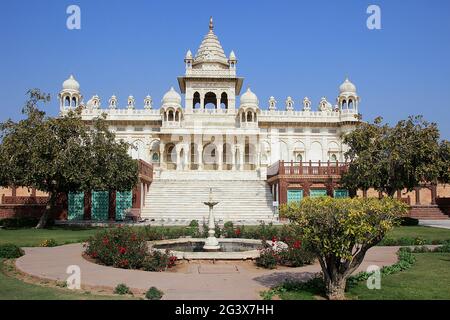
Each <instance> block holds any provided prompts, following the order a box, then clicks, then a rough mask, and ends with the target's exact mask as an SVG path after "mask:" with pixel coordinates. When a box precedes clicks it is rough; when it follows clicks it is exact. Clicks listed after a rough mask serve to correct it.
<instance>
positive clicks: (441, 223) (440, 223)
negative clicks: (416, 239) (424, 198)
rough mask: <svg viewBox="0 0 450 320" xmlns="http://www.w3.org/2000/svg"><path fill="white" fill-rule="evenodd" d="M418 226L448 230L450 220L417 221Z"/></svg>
mask: <svg viewBox="0 0 450 320" xmlns="http://www.w3.org/2000/svg"><path fill="white" fill-rule="evenodd" d="M419 225H421V226H427V227H435V228H443V229H450V220H419Z"/></svg>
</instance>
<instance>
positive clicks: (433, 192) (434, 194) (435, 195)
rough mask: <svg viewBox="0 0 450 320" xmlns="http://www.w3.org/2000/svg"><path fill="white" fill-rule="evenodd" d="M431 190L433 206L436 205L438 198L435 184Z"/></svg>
mask: <svg viewBox="0 0 450 320" xmlns="http://www.w3.org/2000/svg"><path fill="white" fill-rule="evenodd" d="M430 190H431V204H432V205H435V204H436V198H437V186H436V185H435V184H432V185H431V188H430Z"/></svg>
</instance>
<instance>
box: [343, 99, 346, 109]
mask: <svg viewBox="0 0 450 320" xmlns="http://www.w3.org/2000/svg"><path fill="white" fill-rule="evenodd" d="M346 106H347V101H345V100H343V101H342V109H345V108H346Z"/></svg>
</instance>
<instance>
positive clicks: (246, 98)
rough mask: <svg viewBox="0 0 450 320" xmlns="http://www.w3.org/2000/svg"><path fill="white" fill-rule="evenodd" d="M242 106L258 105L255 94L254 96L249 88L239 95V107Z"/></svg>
mask: <svg viewBox="0 0 450 320" xmlns="http://www.w3.org/2000/svg"><path fill="white" fill-rule="evenodd" d="M244 104H253V105H256V106H257V105H258V104H259V102H258V97H257V96H256V94H254V93H253V92H252V91H251V90H250V88H248V89H247V91H245V92H244V93H243V94H242V95H241V105H244Z"/></svg>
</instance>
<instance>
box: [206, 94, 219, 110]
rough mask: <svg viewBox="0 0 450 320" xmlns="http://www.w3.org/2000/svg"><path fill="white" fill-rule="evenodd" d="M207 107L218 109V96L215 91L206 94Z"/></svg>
mask: <svg viewBox="0 0 450 320" xmlns="http://www.w3.org/2000/svg"><path fill="white" fill-rule="evenodd" d="M204 103H205V109H217V97H216V94H215V93H214V92H208V93H207V94H205V102H204Z"/></svg>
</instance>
